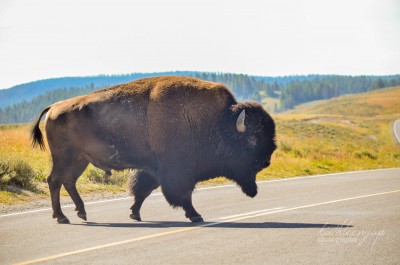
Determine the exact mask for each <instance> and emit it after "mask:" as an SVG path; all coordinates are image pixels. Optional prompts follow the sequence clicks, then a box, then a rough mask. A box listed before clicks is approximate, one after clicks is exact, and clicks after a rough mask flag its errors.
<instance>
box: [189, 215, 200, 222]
mask: <svg viewBox="0 0 400 265" xmlns="http://www.w3.org/2000/svg"><path fill="white" fill-rule="evenodd" d="M189 219H190V221H192V222H193V223H202V222H204V220H203V217H201V216H193V217H189Z"/></svg>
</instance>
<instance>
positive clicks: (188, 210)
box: [182, 192, 204, 223]
mask: <svg viewBox="0 0 400 265" xmlns="http://www.w3.org/2000/svg"><path fill="white" fill-rule="evenodd" d="M182 207H183V210H185V216H186V218H189V220H190V221H192V222H193V223H199V222H204V220H203V217H201V215H200V214H199V213H198V212H197V211H196V209H194V207H193V203H192V192H190V194H189V195H188V196H186V197H185V198H184V199H183V205H182Z"/></svg>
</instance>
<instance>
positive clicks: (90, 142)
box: [32, 77, 276, 223]
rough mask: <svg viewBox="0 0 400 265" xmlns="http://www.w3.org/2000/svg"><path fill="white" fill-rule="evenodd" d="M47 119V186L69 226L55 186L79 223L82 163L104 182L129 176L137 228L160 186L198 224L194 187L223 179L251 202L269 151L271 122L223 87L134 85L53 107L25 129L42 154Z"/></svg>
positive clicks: (170, 82) (182, 81)
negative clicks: (117, 174) (114, 175)
mask: <svg viewBox="0 0 400 265" xmlns="http://www.w3.org/2000/svg"><path fill="white" fill-rule="evenodd" d="M47 111H48V114H47V117H46V121H45V131H46V135H47V141H48V146H49V148H50V151H51V155H52V160H53V168H52V171H51V173H50V175H49V177H48V178H47V181H48V184H49V189H50V194H51V201H52V208H53V217H54V218H57V221H58V222H59V223H69V220H68V218H67V217H66V216H65V215H64V214H63V212H62V211H61V207H60V188H61V185H64V187H65V189H66V190H67V192H68V193H69V195H70V196H71V198H72V200H73V201H74V203H75V205H76V211H78V216H79V217H80V218H82V219H84V220H86V218H87V217H86V211H85V207H84V203H83V201H82V199H81V197H80V195H79V193H78V191H77V189H76V181H77V179H78V177H79V176H80V175H81V173H82V172H83V171H84V170H85V168H86V167H87V165H88V164H89V163H92V164H93V165H94V166H96V167H98V168H101V169H103V170H105V172H106V174H105V176H106V177H107V176H108V175H109V174H110V171H111V169H115V170H122V169H135V171H134V173H133V174H132V176H131V177H130V185H129V187H130V191H131V193H132V194H133V196H134V204H133V205H132V207H131V210H132V214H131V218H132V219H135V220H138V221H140V220H141V216H140V208H141V207H142V204H143V202H144V200H145V199H146V198H147V197H148V196H149V195H150V194H151V192H152V191H153V190H154V189H156V188H158V187H159V186H161V189H162V191H163V194H164V196H165V198H166V199H167V201H168V202H169V203H170V204H171V205H172V206H173V207H182V208H183V209H184V211H185V215H186V217H187V218H189V219H190V220H191V221H192V222H200V221H203V218H202V217H201V215H200V214H199V213H198V212H197V211H196V210H195V208H194V207H193V204H192V192H193V190H194V188H195V185H196V183H198V182H199V181H203V180H207V179H212V178H215V177H218V176H225V177H227V178H228V179H231V180H233V181H235V182H236V183H237V184H238V185H239V186H240V187H241V189H242V191H243V192H244V193H245V194H247V195H248V196H250V197H254V196H255V195H256V194H257V185H256V182H255V176H256V174H257V172H259V171H260V170H261V169H263V168H265V167H268V166H269V164H270V159H271V155H272V153H273V152H274V150H275V149H276V145H275V125H274V122H273V120H272V118H271V117H270V116H269V115H268V114H267V113H266V112H265V110H264V109H263V108H262V106H261V105H260V104H259V103H257V102H242V103H238V102H236V100H235V98H234V97H233V95H232V94H231V93H230V92H229V90H228V89H227V88H226V87H225V86H223V85H221V84H217V83H212V82H207V81H202V80H199V79H195V78H187V77H156V78H147V79H141V80H137V81H134V82H131V83H127V84H122V85H118V86H114V87H111V88H108V89H104V90H100V91H98V92H95V93H92V94H89V95H86V96H81V97H76V98H72V99H69V100H65V101H61V102H58V103H55V104H53V105H51V106H49V107H47V108H46V109H45V110H43V112H42V113H41V114H40V116H39V118H38V119H37V121H36V123H35V124H34V127H33V129H32V140H33V141H32V143H33V145H36V144H39V146H40V147H42V148H44V141H43V136H42V133H41V131H40V129H39V122H40V119H41V117H42V116H43V115H44V114H45V113H46V112H47Z"/></svg>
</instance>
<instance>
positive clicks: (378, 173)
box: [0, 169, 400, 264]
mask: <svg viewBox="0 0 400 265" xmlns="http://www.w3.org/2000/svg"><path fill="white" fill-rule="evenodd" d="M131 200H132V199H131V198H127V199H121V200H113V201H103V202H99V203H93V204H87V207H86V210H87V212H88V218H89V219H88V222H83V221H82V220H81V219H79V218H78V217H77V216H76V215H75V213H74V212H73V208H72V207H66V208H65V209H64V213H65V214H66V215H67V216H68V217H69V219H70V221H71V224H70V225H60V224H57V223H56V221H55V220H53V219H52V218H51V212H50V211H49V210H41V211H36V212H30V213H20V214H13V215H2V216H0V263H1V264H13V263H20V264H34V263H39V264H72V263H77V264H288V263H289V264H315V263H317V264H318V263H320V264H340V263H343V264H399V263H400V203H399V202H400V169H386V170H373V171H362V172H352V173H343V174H331V175H322V176H312V177H302V178H295V179H287V180H278V181H266V182H260V183H259V194H258V195H257V197H256V198H254V199H250V198H247V197H245V195H244V194H242V192H241V191H240V189H239V188H237V187H236V186H235V185H225V186H216V187H211V188H201V189H198V190H197V191H196V192H195V194H194V199H193V200H194V204H195V207H196V208H197V209H198V211H199V212H200V213H201V214H202V215H203V217H204V219H205V221H206V222H205V223H202V224H192V223H189V222H188V221H187V220H186V218H185V217H184V213H183V211H182V210H180V209H172V208H171V207H170V206H168V204H167V203H166V201H165V199H164V197H163V196H162V195H160V194H159V193H155V194H153V195H152V196H151V197H149V198H148V200H147V201H146V202H145V204H144V206H143V209H142V218H143V220H145V221H144V222H135V221H133V220H131V219H130V218H129V207H130V205H131Z"/></svg>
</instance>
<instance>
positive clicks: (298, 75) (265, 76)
mask: <svg viewBox="0 0 400 265" xmlns="http://www.w3.org/2000/svg"><path fill="white" fill-rule="evenodd" d="M185 72H189V73H210V74H217V75H218V74H228V75H230V74H231V75H246V76H249V77H260V78H285V77H303V76H304V77H307V76H321V77H324V76H344V77H363V76H366V77H391V76H393V77H397V76H400V74H388V75H364V74H360V75H342V74H294V75H276V76H271V75H269V76H267V75H264V76H262V75H251V74H244V73H230V72H210V71H190V70H177V71H162V72H132V73H120V74H95V75H79V76H78V75H77V76H58V77H50V78H43V79H38V80H33V81H28V82H24V83H20V84H16V85H13V86H11V87H7V88H0V90H7V89H11V88H14V87H16V86H21V85H26V84H30V83H34V82H40V81H45V80H51V79H60V78H91V77H100V76H110V77H111V76H127V75H134V74H165V73H171V74H174V73H177V74H179V73H185Z"/></svg>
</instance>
